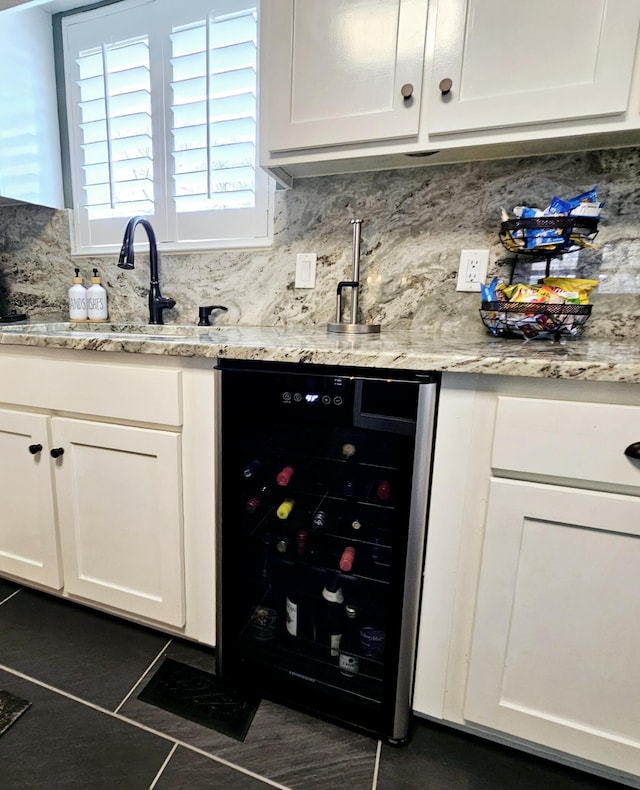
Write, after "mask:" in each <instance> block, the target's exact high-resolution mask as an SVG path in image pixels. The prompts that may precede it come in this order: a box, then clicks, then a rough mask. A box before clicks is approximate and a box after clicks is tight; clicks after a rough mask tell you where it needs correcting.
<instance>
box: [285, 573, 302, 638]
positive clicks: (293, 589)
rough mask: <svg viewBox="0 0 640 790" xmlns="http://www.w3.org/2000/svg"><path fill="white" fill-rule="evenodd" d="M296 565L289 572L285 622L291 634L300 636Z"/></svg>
mask: <svg viewBox="0 0 640 790" xmlns="http://www.w3.org/2000/svg"><path fill="white" fill-rule="evenodd" d="M294 571H295V566H292V567H290V568H289V572H288V574H287V593H286V596H285V624H286V628H287V633H288V634H289V636H299V619H298V612H299V598H298V587H297V579H296V575H295V573H294Z"/></svg>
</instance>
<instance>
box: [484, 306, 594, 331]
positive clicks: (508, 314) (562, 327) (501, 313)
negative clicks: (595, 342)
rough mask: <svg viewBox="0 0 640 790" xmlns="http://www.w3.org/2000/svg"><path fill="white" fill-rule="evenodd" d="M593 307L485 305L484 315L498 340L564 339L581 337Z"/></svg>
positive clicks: (485, 323) (490, 329)
mask: <svg viewBox="0 0 640 790" xmlns="http://www.w3.org/2000/svg"><path fill="white" fill-rule="evenodd" d="M591 308H592V305H590V304H539V303H537V302H482V306H481V308H480V316H481V318H482V321H483V323H484V325H485V326H486V327H487V329H488V330H489V331H490V332H491V334H493V335H495V336H496V337H505V338H508V337H524V338H525V339H526V340H533V339H537V340H545V339H553V340H558V339H559V338H560V337H562V336H568V337H578V336H579V335H580V334H581V333H582V329H583V326H584V324H585V322H586V320H587V319H588V318H589V316H590V315H591Z"/></svg>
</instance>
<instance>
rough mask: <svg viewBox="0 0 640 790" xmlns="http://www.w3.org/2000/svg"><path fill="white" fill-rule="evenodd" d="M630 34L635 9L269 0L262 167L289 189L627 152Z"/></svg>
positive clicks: (570, 3)
mask: <svg viewBox="0 0 640 790" xmlns="http://www.w3.org/2000/svg"><path fill="white" fill-rule="evenodd" d="M639 30H640V3H638V2H637V0H567V1H566V2H556V0H541V2H538V3H534V4H532V3H529V4H526V3H524V2H522V1H519V2H514V0H430V1H429V2H428V3H427V2H425V1H424V0H376V1H375V2H371V1H370V2H363V0H330V2H320V0H298V1H297V2H296V0H273V1H272V2H270V3H265V4H264V8H263V10H262V15H261V19H260V31H261V32H260V118H259V124H260V165H261V166H262V167H264V168H266V169H267V170H268V171H270V172H271V173H272V174H273V175H274V176H275V177H276V178H278V179H279V180H280V181H281V182H282V183H285V184H287V183H289V184H290V183H291V181H292V179H293V178H295V177H299V176H308V175H323V174H328V173H340V172H350V171H357V170H376V169H385V168H392V167H407V166H411V165H417V164H420V163H423V164H424V163H431V164H438V163H446V162H455V161H468V160H473V159H486V158H488V157H490V156H496V157H498V156H509V155H518V156H523V155H527V154H535V153H552V152H563V151H572V150H585V149H589V148H602V147H607V146H613V145H616V146H619V145H637V142H638V129H640V62H639V60H638V57H637V54H636V53H637V47H638V33H639ZM405 94H406V96H407V98H405Z"/></svg>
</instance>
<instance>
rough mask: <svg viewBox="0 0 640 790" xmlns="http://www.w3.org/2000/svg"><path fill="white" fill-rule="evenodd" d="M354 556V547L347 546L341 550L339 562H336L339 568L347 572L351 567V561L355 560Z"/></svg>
mask: <svg viewBox="0 0 640 790" xmlns="http://www.w3.org/2000/svg"><path fill="white" fill-rule="evenodd" d="M355 557H356V550H355V548H354V547H353V546H347V548H346V549H345V550H344V551H343V552H342V556H341V557H340V562H339V563H338V567H339V568H340V570H341V571H344V572H345V573H348V572H349V571H350V570H351V569H352V568H353V561H354V560H355Z"/></svg>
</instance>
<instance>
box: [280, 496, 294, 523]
mask: <svg viewBox="0 0 640 790" xmlns="http://www.w3.org/2000/svg"><path fill="white" fill-rule="evenodd" d="M294 505H295V500H293V499H285V500H283V501H282V502H281V503H280V506H279V507H278V509H277V510H276V516H277V517H278V518H282V519H285V518H289V516H290V515H291V511H292V510H293V506H294Z"/></svg>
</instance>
